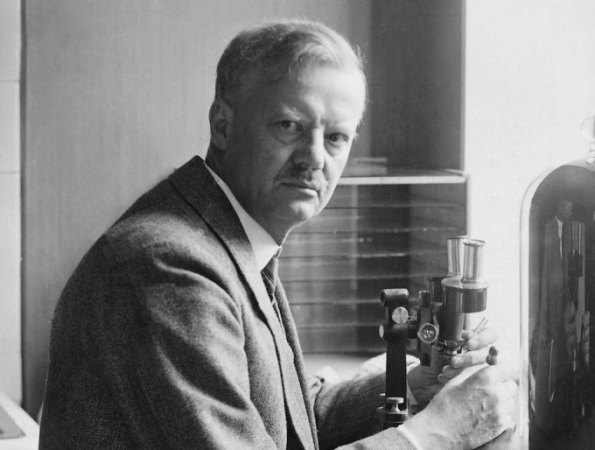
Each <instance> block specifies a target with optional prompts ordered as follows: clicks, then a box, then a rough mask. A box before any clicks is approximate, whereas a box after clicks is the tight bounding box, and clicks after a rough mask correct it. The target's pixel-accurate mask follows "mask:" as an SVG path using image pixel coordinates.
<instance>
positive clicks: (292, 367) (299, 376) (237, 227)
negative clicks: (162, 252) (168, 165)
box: [170, 157, 316, 449]
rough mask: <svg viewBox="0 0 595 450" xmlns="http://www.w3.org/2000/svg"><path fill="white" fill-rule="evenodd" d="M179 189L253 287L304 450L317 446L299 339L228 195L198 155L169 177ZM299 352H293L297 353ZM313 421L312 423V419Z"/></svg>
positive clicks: (290, 414) (292, 419)
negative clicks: (278, 309) (275, 301)
mask: <svg viewBox="0 0 595 450" xmlns="http://www.w3.org/2000/svg"><path fill="white" fill-rule="evenodd" d="M170 181H171V183H172V185H173V186H174V188H175V189H176V191H177V192H178V193H179V194H180V195H181V196H182V197H184V198H185V199H186V201H188V203H189V204H190V205H191V206H192V207H193V208H194V209H195V210H196V212H197V213H198V214H199V215H200V216H201V217H202V218H203V219H204V220H205V222H207V223H208V224H209V225H210V226H211V228H212V229H213V231H214V232H215V233H216V234H217V235H218V236H219V238H220V239H221V241H222V242H223V244H224V245H225V247H226V248H227V250H228V251H229V253H230V254H231V255H232V257H233V258H234V260H235V261H236V264H237V266H238V268H239V271H240V273H241V274H242V275H243V277H244V279H245V281H246V283H247V284H248V286H249V287H250V289H252V292H253V293H254V298H255V299H256V303H257V305H258V308H259V309H260V311H261V312H262V314H263V316H264V317H265V319H266V323H267V326H268V327H269V329H270V330H271V333H272V335H273V339H274V341H275V345H276V348H277V356H278V359H279V363H280V366H281V376H282V379H283V390H284V394H285V402H286V405H287V412H288V416H289V417H288V418H289V420H291V422H292V424H293V428H294V430H295V432H296V434H297V435H298V437H299V439H300V441H301V443H302V445H303V447H304V448H305V449H314V448H315V447H314V444H313V441H315V440H316V431H315V429H316V427H315V424H314V420H313V415H312V412H311V411H307V409H308V410H310V408H309V406H306V405H309V401H308V397H307V395H308V393H307V392H308V391H307V388H306V389H304V387H303V386H305V385H306V382H305V375H304V373H303V363H302V359H301V353H300V349H299V343H297V334H296V331H295V327H294V325H293V320H292V319H291V316H290V313H289V312H288V310H286V311H285V313H284V314H283V316H284V317H283V322H284V324H285V327H286V330H287V332H288V333H292V336H294V337H295V342H296V345H292V347H293V348H290V346H289V345H288V342H287V340H286V337H285V332H284V330H283V328H282V325H281V323H280V322H279V319H278V317H277V314H276V313H275V311H274V309H273V306H272V304H271V300H270V298H269V295H268V293H267V291H266V288H265V286H264V283H263V281H262V278H261V274H260V272H259V271H258V270H255V269H254V268H255V267H256V261H255V259H254V253H253V251H252V247H251V245H250V242H249V240H248V237H247V236H246V233H245V231H244V229H243V228H242V225H241V223H240V220H239V219H238V217H237V215H236V213H235V211H234V209H233V207H232V206H231V204H230V202H229V200H228V199H227V197H226V196H225V194H224V193H223V191H222V190H221V189H220V188H219V186H218V185H217V183H216V182H215V180H214V179H213V177H212V176H211V174H210V173H209V171H208V170H207V169H206V167H205V164H204V161H203V160H202V159H201V158H199V157H194V158H193V159H191V160H190V161H189V162H188V163H186V164H185V165H184V166H182V167H181V168H180V169H178V170H177V171H175V172H174V173H173V174H172V175H171V176H170ZM294 352H295V357H294ZM311 422H312V423H311Z"/></svg>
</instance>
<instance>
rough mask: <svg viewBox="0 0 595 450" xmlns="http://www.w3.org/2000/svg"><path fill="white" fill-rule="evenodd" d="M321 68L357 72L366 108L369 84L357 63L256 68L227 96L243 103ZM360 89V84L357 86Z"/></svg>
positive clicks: (230, 100) (311, 63) (235, 101)
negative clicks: (283, 68)
mask: <svg viewBox="0 0 595 450" xmlns="http://www.w3.org/2000/svg"><path fill="white" fill-rule="evenodd" d="M319 69H331V70H333V71H336V72H337V73H345V74H349V75H353V74H355V75H356V77H359V79H360V80H361V86H362V87H363V89H364V109H365V105H366V103H367V86H366V77H365V74H364V73H363V71H362V70H361V68H360V67H358V66H356V65H344V66H337V65H336V64H329V63H321V62H314V61H312V62H309V63H308V64H304V65H301V66H293V67H289V68H285V70H274V69H273V70H270V68H265V69H261V70H259V69H258V68H255V69H253V70H250V71H249V72H247V73H246V74H245V76H244V77H242V79H241V80H240V83H239V85H237V87H236V89H234V90H232V91H231V92H230V93H229V94H230V95H229V97H228V96H226V99H227V101H229V102H230V103H232V104H234V103H241V102H243V101H246V100H247V99H249V98H251V97H253V96H255V95H256V96H258V95H260V94H262V93H263V92H266V91H268V90H271V89H272V88H273V87H276V86H278V85H279V84H282V82H283V81H286V80H291V81H298V82H301V80H302V79H304V78H307V77H308V75H311V74H312V73H313V72H316V71H317V70H319ZM357 88H358V89H359V86H358V87H357Z"/></svg>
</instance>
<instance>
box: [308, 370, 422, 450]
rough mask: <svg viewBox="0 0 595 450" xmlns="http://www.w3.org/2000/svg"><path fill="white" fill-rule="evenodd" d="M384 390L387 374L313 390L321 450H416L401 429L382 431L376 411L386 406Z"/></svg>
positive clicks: (323, 386) (360, 378)
mask: <svg viewBox="0 0 595 450" xmlns="http://www.w3.org/2000/svg"><path fill="white" fill-rule="evenodd" d="M315 384H316V383H315ZM384 390H385V376H384V372H382V373H376V374H369V375H363V376H358V377H356V378H353V379H350V380H346V381H343V382H340V383H337V384H330V385H327V384H325V383H322V384H321V385H319V386H318V388H316V387H313V388H312V389H311V393H312V394H313V395H315V401H314V411H315V415H316V423H317V428H318V439H319V443H320V448H321V449H322V450H325V449H334V448H339V449H340V450H382V449H393V450H394V449H396V450H415V449H416V447H415V445H414V444H413V443H412V442H411V441H410V440H409V439H408V437H407V436H406V435H405V434H404V433H402V432H401V431H400V430H399V428H389V429H387V430H381V428H380V425H379V422H378V420H377V418H376V417H377V416H376V409H377V408H378V407H380V406H381V405H382V401H381V400H380V394H381V393H382V392H384Z"/></svg>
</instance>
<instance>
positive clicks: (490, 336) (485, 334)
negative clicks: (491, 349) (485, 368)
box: [463, 327, 498, 350]
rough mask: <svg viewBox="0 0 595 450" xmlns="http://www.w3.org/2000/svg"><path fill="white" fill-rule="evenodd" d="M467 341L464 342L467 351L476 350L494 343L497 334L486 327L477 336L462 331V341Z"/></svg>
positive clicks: (470, 332)
mask: <svg viewBox="0 0 595 450" xmlns="http://www.w3.org/2000/svg"><path fill="white" fill-rule="evenodd" d="M467 338H469V340H468V341H467V342H466V347H467V348H468V349H469V350H478V349H480V348H483V347H488V346H490V345H492V344H493V343H494V342H496V339H497V338H498V333H497V332H496V330H494V329H493V328H491V327H487V328H485V329H483V330H482V331H480V332H479V333H477V334H473V332H472V331H467V330H466V331H463V339H467Z"/></svg>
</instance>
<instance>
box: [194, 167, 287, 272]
mask: <svg viewBox="0 0 595 450" xmlns="http://www.w3.org/2000/svg"><path fill="white" fill-rule="evenodd" d="M205 167H206V168H207V170H208V171H209V173H210V174H211V175H212V176H213V178H214V179H215V182H216V183H217V184H218V185H219V187H220V188H221V190H222V191H223V193H224V194H225V196H226V197H227V199H228V200H229V202H230V203H231V206H232V207H233V209H234V211H235V213H236V214H237V216H238V219H240V223H241V224H242V227H243V228H244V231H245V232H246V236H248V240H249V241H250V245H251V246H252V251H253V252H254V258H255V259H256V266H257V267H258V270H259V271H260V270H262V269H264V268H265V266H266V265H267V264H268V263H269V261H270V260H271V258H272V257H273V256H275V255H278V254H279V253H280V252H281V246H279V245H277V243H276V242H275V240H274V239H273V237H272V236H271V235H270V234H269V232H268V231H267V230H265V229H264V228H263V227H262V225H260V224H259V223H258V222H257V221H256V220H254V219H253V218H252V216H250V215H249V214H248V213H247V212H246V210H245V209H244V207H243V206H242V205H241V204H240V202H239V201H238V199H237V198H236V196H235V195H234V194H233V192H232V191H231V189H230V188H229V186H228V185H227V184H226V183H225V181H223V180H222V179H221V178H220V177H219V175H217V174H216V173H215V172H214V171H213V170H212V169H211V168H210V167H209V166H208V165H207V164H205Z"/></svg>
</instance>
